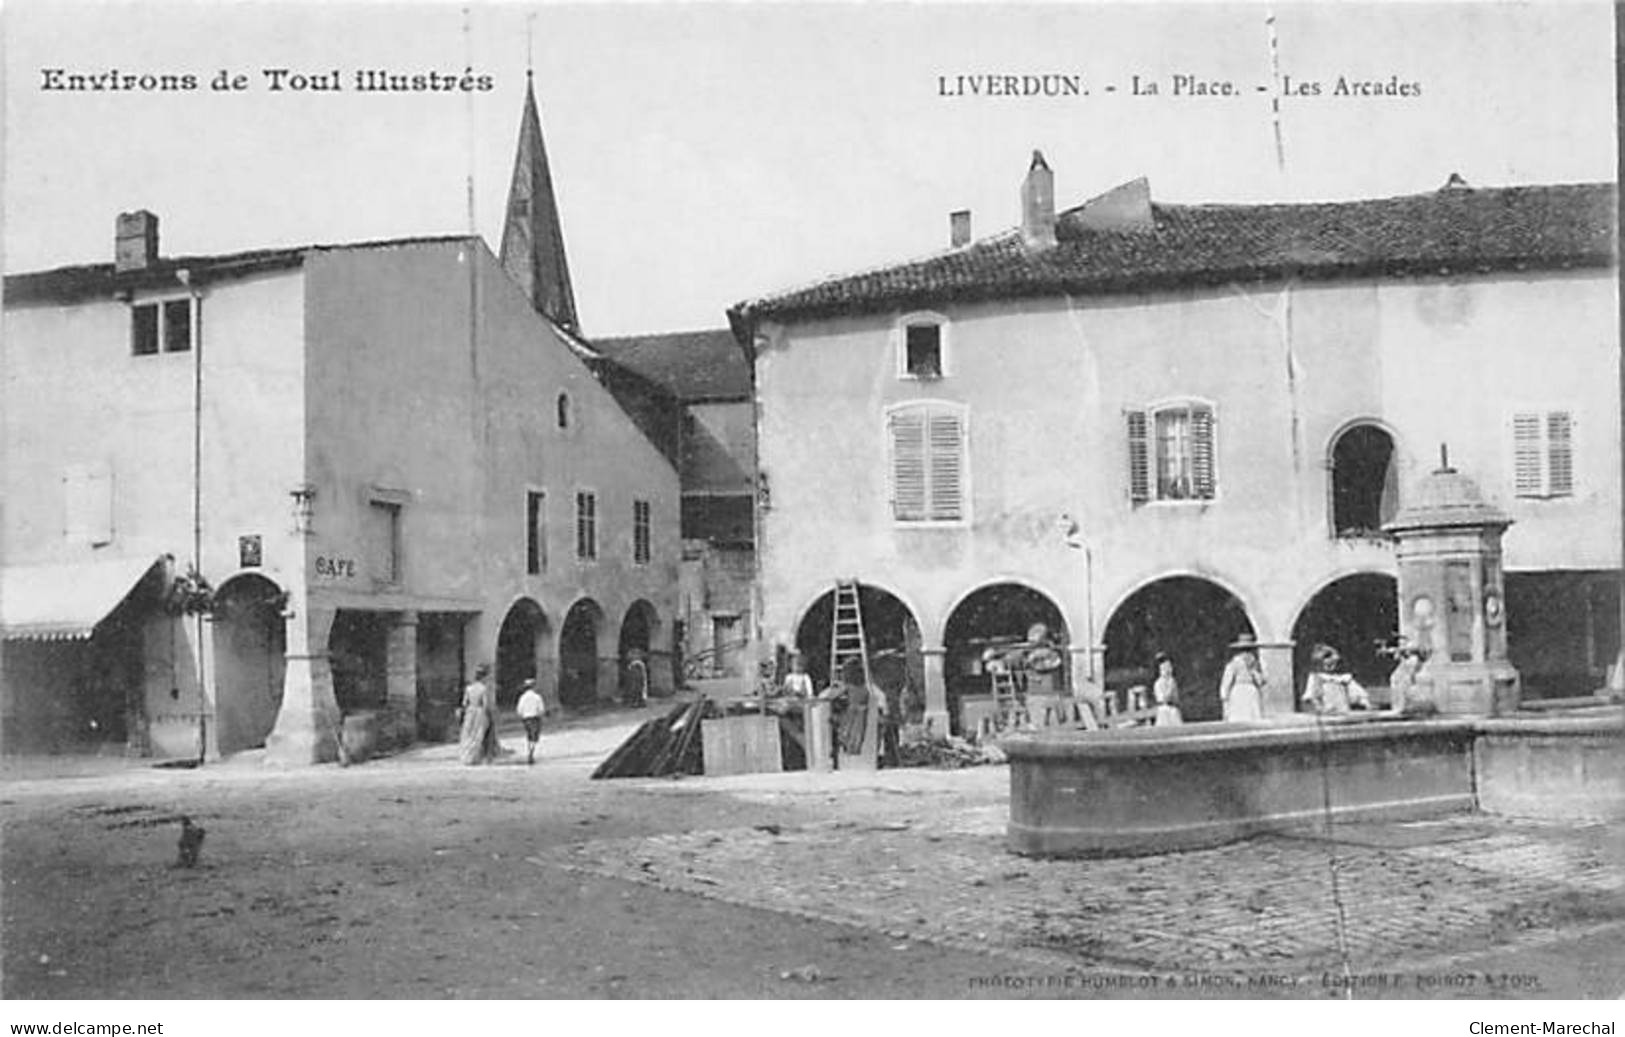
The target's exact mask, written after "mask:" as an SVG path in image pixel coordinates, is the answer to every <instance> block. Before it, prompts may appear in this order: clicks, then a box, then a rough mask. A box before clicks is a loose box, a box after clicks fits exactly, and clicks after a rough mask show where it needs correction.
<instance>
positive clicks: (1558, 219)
mask: <svg viewBox="0 0 1625 1037" xmlns="http://www.w3.org/2000/svg"><path fill="white" fill-rule="evenodd" d="M1616 196H1617V189H1616V187H1615V185H1613V184H1561V185H1550V186H1527V187H1503V188H1469V187H1465V186H1454V185H1451V186H1446V187H1445V188H1442V189H1440V190H1438V191H1433V192H1430V193H1427V194H1417V195H1405V196H1402V197H1398V198H1382V199H1372V200H1366V201H1353V202H1321V203H1309V204H1279V205H1165V204H1157V203H1153V204H1152V205H1151V211H1150V216H1151V225H1150V226H1149V227H1147V228H1145V229H1133V230H1096V229H1090V228H1088V227H1086V226H1084V225H1083V221H1084V216H1083V215H1082V214H1083V211H1084V210H1085V209H1086V208H1087V206H1079V207H1077V208H1075V209H1071V210H1068V211H1066V212H1063V213H1061V214H1060V216H1059V218H1058V221H1057V226H1056V238H1057V244H1056V245H1055V246H1053V247H1050V248H1041V249H1034V248H1030V247H1029V246H1027V245H1026V244H1024V243H1023V240H1022V236H1021V233H1020V232H1019V230H1010V231H1005V232H1004V233H1001V234H997V235H994V236H993V237H989V238H983V239H981V240H979V241H975V242H972V243H970V244H968V245H964V246H961V247H959V248H955V249H951V250H949V251H947V252H942V253H939V254H937V255H933V256H928V257H926V258H924V259H919V260H915V261H912V262H906V263H898V264H895V265H892V266H886V267H882V268H879V269H875V270H870V271H866V272H863V273H859V274H853V275H850V276H845V277H835V278H831V279H829V280H825V281H821V282H818V283H815V284H812V285H809V286H806V287H803V288H798V289H793V290H790V291H786V292H781V293H778V294H775V295H768V296H765V297H763V298H759V299H753V300H747V301H745V302H742V303H740V304H738V305H737V306H735V307H734V308H733V309H732V310H730V311H729V318H730V321H731V322H732V323H733V325H734V327H735V329H736V330H737V331H739V332H741V333H743V332H744V330H745V328H747V327H748V325H749V324H750V323H751V322H753V321H755V320H757V319H761V318H766V317H772V318H785V317H792V316H800V317H810V316H829V315H834V314H840V313H851V312H861V311H872V310H881V309H888V308H893V307H903V306H907V307H912V306H916V305H922V304H928V303H932V302H941V301H946V300H958V301H970V300H986V299H996V298H1011V297H1019V296H1033V295H1056V294H1061V293H1075V294H1110V293H1118V292H1137V291H1145V290H1148V289H1162V288H1173V287H1180V286H1185V285H1195V284H1214V283H1226V282H1232V281H1259V280H1270V279H1277V278H1282V277H1287V276H1298V277H1305V278H1337V277H1362V276H1372V275H1422V274H1442V273H1468V272H1475V271H1492V270H1551V269H1562V268H1565V267H1597V266H1609V265H1611V264H1612V263H1613V262H1614V257H1615V252H1616V233H1617V221H1616V216H1615V209H1616Z"/></svg>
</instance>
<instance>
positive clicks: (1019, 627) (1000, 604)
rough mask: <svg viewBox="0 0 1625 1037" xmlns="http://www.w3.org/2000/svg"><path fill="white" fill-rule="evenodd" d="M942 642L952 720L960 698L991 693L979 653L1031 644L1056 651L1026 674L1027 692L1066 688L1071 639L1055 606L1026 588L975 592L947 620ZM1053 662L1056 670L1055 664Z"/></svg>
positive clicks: (1004, 586) (1005, 586) (992, 587)
mask: <svg viewBox="0 0 1625 1037" xmlns="http://www.w3.org/2000/svg"><path fill="white" fill-rule="evenodd" d="M1039 627H1042V628H1043V629H1042V630H1041V631H1040V630H1039V629H1037V628H1039ZM1034 637H1040V638H1041V640H1042V644H1038V643H1037V642H1032V640H1031V639H1032V638H1034ZM942 641H943V648H944V649H945V651H946V655H945V658H944V660H943V667H944V675H945V678H946V681H947V691H948V710H949V713H950V714H952V715H954V716H958V714H959V700H960V699H961V698H963V697H964V696H966V695H985V694H988V693H989V690H990V689H989V686H988V677H987V675H986V673H985V672H984V668H983V665H982V657H983V654H984V653H985V652H986V651H988V650H989V649H992V650H995V651H999V650H1001V649H1010V648H1014V647H1016V646H1019V645H1023V644H1029V643H1032V644H1034V647H1048V648H1051V649H1054V650H1055V651H1052V652H1049V653H1043V654H1042V657H1041V658H1040V662H1041V664H1042V665H1041V666H1039V667H1037V668H1034V669H1032V670H1031V672H1027V673H1026V674H1025V675H1024V676H1025V679H1026V681H1027V690H1028V692H1029V693H1032V692H1044V691H1057V692H1058V691H1061V690H1063V689H1065V688H1066V686H1067V659H1068V656H1067V652H1066V648H1067V646H1068V645H1069V644H1070V643H1071V635H1070V632H1069V631H1068V630H1067V628H1066V621H1065V620H1064V619H1063V618H1062V617H1061V610H1060V608H1059V607H1058V606H1056V604H1055V602H1053V601H1051V600H1050V599H1049V597H1047V596H1046V595H1044V594H1043V593H1042V592H1040V591H1037V590H1034V589H1033V588H1031V587H1028V586H1027V585H1025V584H1021V583H996V584H991V585H989V586H986V587H981V588H978V589H977V590H975V591H973V592H972V593H971V594H969V595H968V596H966V598H965V599H964V600H963V601H961V602H960V603H959V604H958V605H957V606H955V607H954V610H953V612H951V613H950V614H949V615H948V622H947V623H946V624H945V625H944V627H943V635H942ZM1057 657H1058V660H1059V665H1058V666H1057V665H1054V663H1055V662H1056V660H1057Z"/></svg>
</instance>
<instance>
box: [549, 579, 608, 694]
mask: <svg viewBox="0 0 1625 1037" xmlns="http://www.w3.org/2000/svg"><path fill="white" fill-rule="evenodd" d="M603 624H604V610H603V609H601V608H599V607H598V603H597V602H596V601H593V600H592V599H591V598H582V599H581V600H580V601H578V602H576V603H575V604H574V605H571V606H570V611H569V612H568V613H566V614H565V616H564V626H563V627H562V628H561V629H560V631H559V701H560V702H562V703H564V704H565V705H567V706H590V705H592V704H593V703H594V702H596V701H597V700H598V631H599V630H600V629H601V628H602V627H603Z"/></svg>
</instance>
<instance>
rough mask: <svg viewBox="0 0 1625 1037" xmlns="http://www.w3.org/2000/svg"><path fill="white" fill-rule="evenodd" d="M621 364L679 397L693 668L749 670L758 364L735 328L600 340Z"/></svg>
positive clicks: (685, 600)
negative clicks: (754, 368) (753, 365)
mask: <svg viewBox="0 0 1625 1037" xmlns="http://www.w3.org/2000/svg"><path fill="white" fill-rule="evenodd" d="M593 345H594V347H595V348H596V349H598V350H599V351H600V352H601V353H603V354H604V356H605V357H606V358H607V359H609V360H610V361H611V362H613V363H614V364H616V365H617V366H619V367H622V368H624V369H626V370H629V371H631V372H634V373H636V374H638V375H641V376H643V377H644V378H645V379H647V380H648V381H649V382H651V383H652V384H654V385H657V386H659V387H660V388H662V389H663V390H665V391H666V392H667V393H668V394H669V395H670V396H671V397H672V398H674V399H675V400H677V401H678V403H679V405H680V407H681V412H682V413H681V419H680V423H679V425H678V428H677V441H676V453H677V456H678V472H679V477H680V478H681V480H682V487H683V509H682V510H683V514H682V534H683V566H682V577H681V583H682V587H681V591H680V594H679V603H678V614H679V617H680V619H679V621H680V622H681V623H682V638H681V641H682V651H683V655H684V657H685V660H686V663H687V665H686V669H687V670H688V672H689V673H690V674H692V675H694V676H741V675H742V674H743V672H744V667H745V663H746V645H747V643H748V635H749V631H750V629H751V616H752V614H753V610H752V607H751V595H752V590H753V586H754V582H755V576H756V552H755V539H756V536H755V507H754V505H755V499H756V489H757V482H756V420H755V405H754V403H753V401H752V397H751V386H750V364H749V363H748V362H747V361H746V359H745V354H744V352H743V351H742V350H741V349H740V348H739V344H738V342H736V341H735V340H734V337H733V335H732V333H731V332H729V331H727V330H726V329H717V330H712V331H694V332H676V333H671V334H663V335H638V336H628V337H623V338H610V339H596V340H594V343H593Z"/></svg>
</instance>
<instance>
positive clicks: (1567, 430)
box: [1546, 410, 1574, 497]
mask: <svg viewBox="0 0 1625 1037" xmlns="http://www.w3.org/2000/svg"><path fill="white" fill-rule="evenodd" d="M1573 492H1574V422H1573V419H1572V417H1571V416H1570V415H1569V412H1568V411H1563V410H1554V411H1552V412H1551V413H1549V414H1547V415H1546V493H1547V494H1548V495H1550V496H1553V497H1558V496H1563V497H1566V496H1568V495H1569V494H1571V493H1573Z"/></svg>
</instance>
